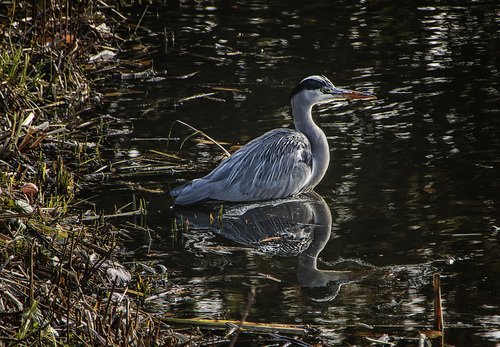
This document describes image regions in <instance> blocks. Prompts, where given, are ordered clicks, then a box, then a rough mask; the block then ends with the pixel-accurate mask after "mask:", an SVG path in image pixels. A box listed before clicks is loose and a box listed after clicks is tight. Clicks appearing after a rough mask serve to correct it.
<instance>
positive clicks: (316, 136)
mask: <svg viewBox="0 0 500 347" xmlns="http://www.w3.org/2000/svg"><path fill="white" fill-rule="evenodd" d="M312 106H313V105H311V104H309V103H307V102H305V100H303V99H301V98H300V96H298V97H296V98H293V99H292V114H293V120H294V123H295V129H297V130H298V131H300V132H301V133H303V134H304V135H305V136H306V137H307V138H308V139H309V142H310V143H311V151H312V159H313V165H312V173H311V177H310V179H309V181H308V183H307V185H306V187H304V188H305V189H304V191H308V190H311V189H313V188H314V187H315V186H316V185H317V184H318V183H319V182H320V181H321V179H322V178H323V176H324V175H325V173H326V170H327V169H328V164H329V162H330V150H329V148H328V141H327V139H326V136H325V133H324V132H323V131H322V130H321V129H320V127H319V126H317V125H316V124H315V123H314V121H313V119H312Z"/></svg>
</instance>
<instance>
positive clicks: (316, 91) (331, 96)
mask: <svg viewBox="0 0 500 347" xmlns="http://www.w3.org/2000/svg"><path fill="white" fill-rule="evenodd" d="M295 98H300V99H301V100H302V101H303V102H307V103H309V104H311V105H315V104H322V103H326V102H330V101H336V100H352V99H365V100H372V99H376V96H375V95H372V94H369V93H364V92H357V91H354V90H347V89H341V88H337V87H335V86H334V85H333V83H332V82H331V81H330V80H329V79H328V78H326V77H325V76H319V75H313V76H309V77H306V78H304V79H303V80H302V81H300V83H299V85H298V86H297V87H295V89H294V90H293V91H292V95H291V96H290V99H291V100H293V99H295Z"/></svg>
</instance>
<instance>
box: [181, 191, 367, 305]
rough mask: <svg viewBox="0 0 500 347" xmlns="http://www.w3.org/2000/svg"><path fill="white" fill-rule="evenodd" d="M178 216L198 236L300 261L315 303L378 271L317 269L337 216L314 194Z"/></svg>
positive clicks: (299, 277) (302, 278) (198, 209)
mask: <svg viewBox="0 0 500 347" xmlns="http://www.w3.org/2000/svg"><path fill="white" fill-rule="evenodd" d="M176 215H177V216H179V217H181V218H182V220H184V221H187V222H188V223H189V227H190V230H191V231H193V232H197V231H207V230H208V231H210V232H212V233H214V234H216V235H219V236H222V237H224V238H225V239H227V240H230V241H232V242H235V243H237V244H238V245H241V246H243V247H246V248H252V249H255V250H257V251H259V252H262V253H265V254H269V255H272V256H279V257H295V256H296V257H297V270H296V271H297V280H298V283H299V284H300V285H301V286H302V288H303V289H304V290H305V292H306V293H307V294H308V296H310V297H312V298H314V299H315V300H332V299H334V298H335V297H336V296H337V294H338V293H339V291H340V288H341V286H343V285H345V284H348V283H352V282H358V281H360V280H361V279H362V278H364V277H366V276H368V275H369V274H370V273H372V272H373V271H374V268H373V267H372V266H370V265H369V264H365V266H360V264H361V262H359V263H358V268H357V269H355V270H333V269H330V270H322V269H318V264H317V263H318V256H319V254H320V253H321V251H322V250H323V249H324V248H325V246H326V245H327V243H328V242H329V241H330V239H331V236H332V233H331V230H332V214H331V212H330V208H329V206H328V205H327V204H326V202H325V200H324V199H323V198H322V197H321V196H320V195H318V194H317V193H314V192H312V193H308V194H303V195H300V196H297V197H292V198H287V199H280V200H273V201H267V202H257V203H248V204H229V205H226V204H224V205H222V206H221V205H204V206H198V207H195V208H189V209H186V208H184V209H176ZM348 262H351V261H348ZM342 263H343V262H342V261H340V262H337V263H336V264H335V265H336V266H337V265H340V266H342Z"/></svg>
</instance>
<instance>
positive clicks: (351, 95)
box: [332, 88, 377, 100]
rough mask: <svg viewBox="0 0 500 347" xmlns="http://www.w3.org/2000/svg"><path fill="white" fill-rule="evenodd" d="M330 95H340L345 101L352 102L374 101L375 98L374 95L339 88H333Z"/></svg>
mask: <svg viewBox="0 0 500 347" xmlns="http://www.w3.org/2000/svg"><path fill="white" fill-rule="evenodd" d="M332 94H333V95H340V96H342V97H343V98H345V99H347V100H353V99H364V100H374V99H376V98H377V97H376V96H375V95H373V94H370V93H365V92H358V91H355V90H348V89H340V88H335V89H334V90H333V91H332Z"/></svg>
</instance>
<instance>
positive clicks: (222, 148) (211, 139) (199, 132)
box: [167, 119, 231, 157]
mask: <svg viewBox="0 0 500 347" xmlns="http://www.w3.org/2000/svg"><path fill="white" fill-rule="evenodd" d="M175 123H181V124H182V125H184V126H186V127H188V128H189V129H192V130H194V131H195V132H196V133H195V134H201V135H203V136H204V137H206V138H207V139H208V140H209V141H210V142H212V143H213V144H215V145H216V146H217V147H219V148H220V149H221V150H222V151H223V152H224V154H225V155H226V156H228V157H230V156H231V154H230V153H229V152H228V151H227V150H226V149H225V148H224V147H222V145H221V144H220V143H218V142H217V141H215V140H214V139H213V138H211V137H210V136H208V135H207V134H206V133H204V132H203V131H201V130H198V129H196V128H195V127H193V126H192V125H189V124H187V123H185V122H183V121H181V120H179V119H177V120H175V121H174V122H173V123H172V125H171V126H170V130H169V132H168V138H169V139H170V135H171V133H172V128H173V126H174V124H175ZM191 136H192V135H191ZM183 143H184V142H183ZM167 146H168V143H167ZM181 147H182V146H181Z"/></svg>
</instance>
